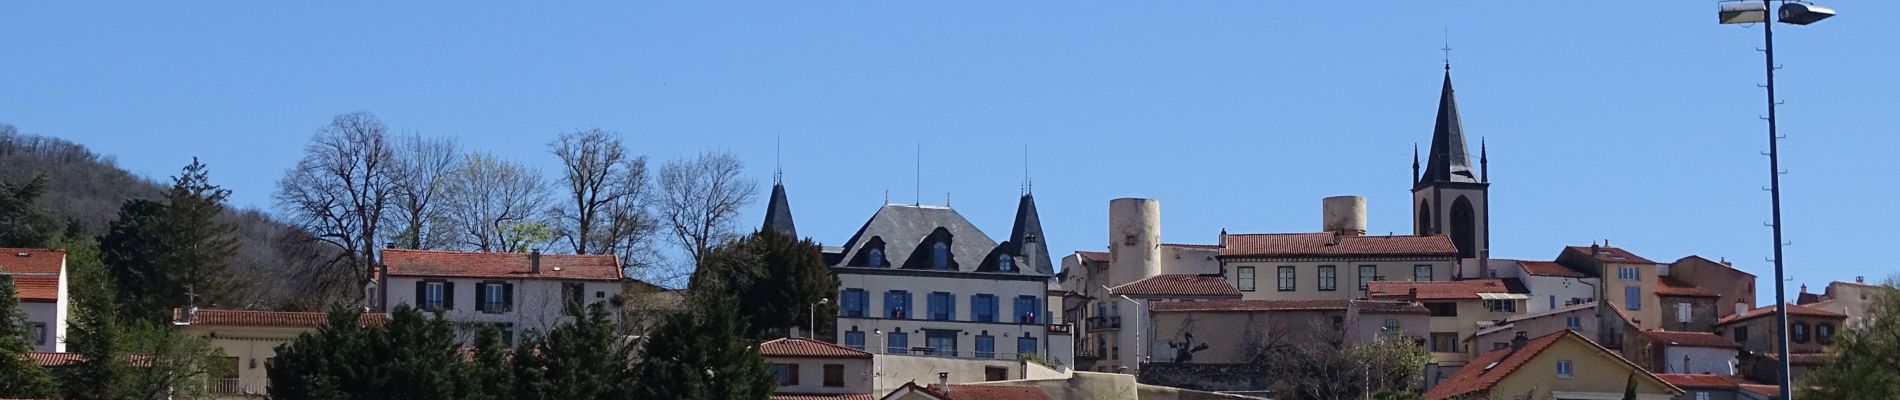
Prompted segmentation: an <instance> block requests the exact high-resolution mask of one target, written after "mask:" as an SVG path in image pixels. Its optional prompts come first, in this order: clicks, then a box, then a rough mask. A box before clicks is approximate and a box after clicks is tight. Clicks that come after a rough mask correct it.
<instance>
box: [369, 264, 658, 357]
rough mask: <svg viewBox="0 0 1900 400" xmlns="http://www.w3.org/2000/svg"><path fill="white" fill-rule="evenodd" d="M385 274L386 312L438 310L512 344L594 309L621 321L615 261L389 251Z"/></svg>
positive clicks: (469, 329)
mask: <svg viewBox="0 0 1900 400" xmlns="http://www.w3.org/2000/svg"><path fill="white" fill-rule="evenodd" d="M382 272H383V273H382V277H381V279H380V281H379V285H378V286H379V287H380V288H381V289H382V296H381V297H382V298H383V299H386V300H387V301H386V303H385V304H384V306H385V307H383V310H385V311H387V310H388V309H391V308H394V307H395V306H396V305H400V304H407V305H410V306H413V307H416V308H419V309H422V310H424V311H441V312H442V313H443V314H442V317H443V319H446V320H448V321H451V322H454V323H456V324H457V325H458V328H461V329H462V330H463V333H464V334H467V333H469V332H472V331H473V328H475V327H478V326H480V325H493V326H495V327H497V328H500V329H501V331H502V337H503V339H504V340H506V341H508V342H510V343H513V338H514V336H515V335H516V334H518V333H521V332H527V331H530V330H532V331H540V332H547V331H549V330H552V329H553V328H554V327H556V326H559V325H560V324H561V323H562V322H566V321H572V320H573V318H574V316H576V315H581V313H584V312H585V307H588V306H591V305H594V304H602V305H603V307H607V308H608V312H609V314H611V315H618V314H619V313H618V312H615V311H616V309H617V307H618V305H617V304H616V302H615V299H616V298H618V296H619V294H620V280H621V278H622V273H621V270H620V262H619V259H618V258H617V257H615V256H612V255H572V254H540V253H480V252H455V251H433V250H401V249H385V250H383V271H382ZM577 306H578V307H577Z"/></svg>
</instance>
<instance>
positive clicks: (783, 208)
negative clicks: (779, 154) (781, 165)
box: [760, 179, 798, 238]
mask: <svg viewBox="0 0 1900 400" xmlns="http://www.w3.org/2000/svg"><path fill="white" fill-rule="evenodd" d="M773 181H774V182H772V199H771V201H770V202H769V203H767V204H766V205H765V226H763V227H761V228H760V229H762V230H765V231H768V232H777V233H779V234H781V235H785V236H786V237H790V238H798V227H797V226H794V225H793V224H792V203H791V201H790V200H787V199H786V198H785V183H784V182H783V181H782V180H778V179H774V180H773Z"/></svg>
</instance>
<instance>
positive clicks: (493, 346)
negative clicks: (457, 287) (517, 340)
mask: <svg viewBox="0 0 1900 400" xmlns="http://www.w3.org/2000/svg"><path fill="white" fill-rule="evenodd" d="M464 371H465V372H466V373H467V376H466V377H465V378H463V379H464V381H465V382H468V383H469V385H467V386H466V389H467V390H468V391H467V392H464V393H463V394H462V398H464V399H469V400H488V399H512V398H515V397H514V389H515V376H514V371H512V370H511V369H510V368H509V355H508V344H507V343H503V342H502V338H501V330H500V329H496V328H495V327H494V326H484V327H482V328H481V329H479V330H477V331H476V333H475V358H474V360H471V363H470V364H469V365H468V368H466V369H464Z"/></svg>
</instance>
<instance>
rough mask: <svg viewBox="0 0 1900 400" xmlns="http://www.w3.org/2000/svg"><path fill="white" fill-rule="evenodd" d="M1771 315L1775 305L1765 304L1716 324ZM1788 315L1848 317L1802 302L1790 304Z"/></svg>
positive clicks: (1724, 318) (1773, 313) (1723, 319)
mask: <svg viewBox="0 0 1900 400" xmlns="http://www.w3.org/2000/svg"><path fill="white" fill-rule="evenodd" d="M1771 315H1775V306H1763V307H1759V308H1756V309H1753V310H1748V312H1745V313H1740V314H1735V315H1730V316H1727V317H1723V318H1722V319H1721V320H1720V321H1716V322H1715V324H1716V325H1728V324H1733V323H1736V322H1741V321H1746V320H1751V319H1755V318H1759V317H1765V316H1771ZM1788 315H1800V316H1808V317H1821V318H1843V319H1845V318H1847V315H1846V314H1841V313H1837V312H1833V311H1828V310H1823V309H1819V308H1814V307H1809V306H1806V305H1801V304H1793V303H1789V304H1788Z"/></svg>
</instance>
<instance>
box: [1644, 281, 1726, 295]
mask: <svg viewBox="0 0 1900 400" xmlns="http://www.w3.org/2000/svg"><path fill="white" fill-rule="evenodd" d="M1656 295H1657V296H1675V297H1722V296H1721V295H1718V294H1715V292H1713V291H1710V290H1708V289H1703V288H1701V287H1697V286H1695V285H1691V284H1688V283H1686V282H1683V281H1680V280H1676V278H1673V277H1667V276H1664V277H1661V279H1657V281H1656Z"/></svg>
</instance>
